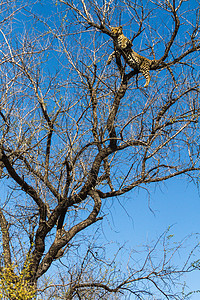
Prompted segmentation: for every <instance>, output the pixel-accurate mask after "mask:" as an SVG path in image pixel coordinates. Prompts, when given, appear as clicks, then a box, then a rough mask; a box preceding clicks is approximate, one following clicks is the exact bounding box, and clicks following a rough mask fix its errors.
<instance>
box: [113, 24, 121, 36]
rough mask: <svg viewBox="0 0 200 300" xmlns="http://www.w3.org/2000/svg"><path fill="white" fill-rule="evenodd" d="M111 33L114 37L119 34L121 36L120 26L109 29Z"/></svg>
mask: <svg viewBox="0 0 200 300" xmlns="http://www.w3.org/2000/svg"><path fill="white" fill-rule="evenodd" d="M111 32H112V34H113V35H114V36H119V35H121V34H123V32H122V26H119V27H111Z"/></svg>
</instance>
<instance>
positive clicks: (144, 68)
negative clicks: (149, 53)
mask: <svg viewBox="0 0 200 300" xmlns="http://www.w3.org/2000/svg"><path fill="white" fill-rule="evenodd" d="M140 71H141V72H142V75H143V76H144V78H145V79H146V83H145V85H144V87H147V86H148V85H149V82H150V80H151V76H150V73H149V68H147V66H141V68H140Z"/></svg>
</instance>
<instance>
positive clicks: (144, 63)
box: [107, 26, 155, 88]
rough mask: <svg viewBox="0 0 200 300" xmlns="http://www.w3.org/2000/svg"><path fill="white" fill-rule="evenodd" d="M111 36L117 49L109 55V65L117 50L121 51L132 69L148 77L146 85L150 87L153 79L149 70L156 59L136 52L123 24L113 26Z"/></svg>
mask: <svg viewBox="0 0 200 300" xmlns="http://www.w3.org/2000/svg"><path fill="white" fill-rule="evenodd" d="M111 36H112V38H113V43H114V49H115V51H114V52H112V53H111V54H110V56H109V57H108V61H107V65H109V64H110V63H111V61H112V59H113V58H114V57H115V56H116V52H117V53H119V54H120V55H122V57H123V58H124V61H125V63H127V64H128V65H129V66H130V67H131V68H132V69H134V70H137V71H138V72H140V73H142V75H143V76H144V78H145V79H146V83H145V85H144V87H145V88H146V87H148V85H149V83H150V80H151V77H150V73H149V71H150V68H151V65H152V64H153V63H154V62H155V61H154V60H150V59H148V58H146V57H144V56H142V55H140V54H138V53H136V52H135V51H134V50H133V49H132V48H131V47H132V46H133V44H132V41H131V40H129V39H128V38H127V37H126V36H125V35H124V34H123V30H122V26H119V27H111Z"/></svg>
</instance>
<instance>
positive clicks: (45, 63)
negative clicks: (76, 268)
mask: <svg viewBox="0 0 200 300" xmlns="http://www.w3.org/2000/svg"><path fill="white" fill-rule="evenodd" d="M38 5H39V4H37V3H35V5H33V3H32V4H31V5H30V6H29V4H25V5H24V6H21V7H15V8H14V7H12V5H11V6H9V2H8V3H4V2H2V3H1V7H2V22H1V29H0V34H1V104H0V117H1V118H0V120H1V123H0V126H1V144H0V145H1V146H0V169H1V181H2V185H4V186H6V193H7V195H8V197H7V198H6V197H5V198H6V199H4V197H2V199H1V202H2V205H1V211H0V225H1V231H2V242H3V249H2V253H3V256H2V257H3V258H2V264H3V266H4V267H6V266H8V265H10V264H11V263H12V261H13V260H16V261H17V262H18V263H19V265H20V266H21V269H20V270H23V265H24V262H25V261H27V260H30V266H31V267H30V270H29V272H28V273H27V276H26V280H27V281H28V282H29V283H30V284H31V285H33V286H36V284H37V282H38V280H39V279H40V278H41V277H42V275H44V274H45V273H46V272H47V271H48V270H49V268H50V267H51V266H52V263H53V262H54V261H56V260H57V259H59V258H60V257H62V256H63V255H65V253H66V252H67V251H68V248H69V246H70V245H71V244H73V242H74V240H75V239H76V237H77V236H79V235H80V233H81V232H82V231H83V230H84V229H86V228H88V227H90V226H94V225H93V224H94V223H96V222H97V221H99V222H100V221H101V220H102V218H103V211H102V202H104V201H106V199H108V198H113V197H116V196H121V195H125V194H126V193H128V192H129V191H133V189H134V188H136V187H139V186H144V185H147V184H149V183H155V182H160V181H165V180H167V179H169V178H173V177H175V176H181V175H182V176H183V175H184V176H189V177H190V178H195V177H198V176H199V169H200V168H199V151H200V149H199V142H198V140H199V132H198V127H197V126H198V120H199V114H200V109H199V103H198V100H199V77H198V76H199V75H198V67H199V64H198V56H199V52H198V51H199V49H200V41H199V37H198V34H199V10H198V7H199V6H198V1H196V3H195V4H194V5H193V4H191V3H190V2H189V1H183V0H179V1H175V0H173V1H172V0H171V1H170V0H166V1H164V0H163V1H149V2H148V3H146V4H145V5H143V4H142V2H141V1H119V2H116V1H109V2H106V1H102V2H98V3H97V2H95V1H84V0H80V1H79V0H77V1H75V2H74V1H63V0H60V1H59V2H57V3H56V4H54V3H50V4H48V5H49V10H48V15H47V16H46V17H44V16H41V15H39V13H38V11H39V10H38ZM51 11H53V13H51ZM188 12H189V13H188ZM162 16H164V17H165V20H167V21H166V22H167V23H166V24H165V23H161V22H160V21H159V18H161V17H162ZM155 18H156V19H157V20H158V22H155ZM126 22H127V23H126ZM121 24H122V25H123V29H124V33H125V35H126V36H128V38H129V39H130V40H131V41H132V43H133V49H134V50H135V51H136V52H138V53H139V52H140V54H142V55H143V56H144V57H148V58H149V59H151V60H152V61H153V63H152V65H151V75H152V78H151V82H150V86H149V87H148V88H146V89H144V88H142V86H143V81H144V78H143V77H142V76H140V73H139V69H137V68H135V69H131V68H130V67H129V66H128V65H127V64H126V62H125V61H124V60H123V58H122V56H121V55H117V53H116V61H113V62H112V64H111V65H109V66H107V59H108V56H109V54H110V53H112V52H113V39H114V38H115V37H114V36H113V33H112V31H111V26H119V25H121ZM139 45H140V46H139ZM119 54H120V53H119ZM6 220H7V221H9V224H8V223H7V221H6ZM22 237H23V242H25V243H26V246H23V244H22V242H21V241H20V239H22ZM177 249H178V248H177ZM165 251H166V250H165ZM165 251H164V252H163V253H166V252H165ZM88 254H89V252H88ZM90 254H91V252H90ZM87 257H88V256H87ZM164 257H165V255H164ZM69 260H70V257H69ZM83 261H84V260H83ZM147 261H148V262H149V261H151V258H150V256H149V254H148V259H147ZM169 264H170V261H169V260H165V259H164V260H163V264H162V267H161V268H160V269H159V271H157V269H156V270H155V268H154V267H153V268H151V267H150V265H149V269H148V271H147V270H146V263H145V264H144V267H143V268H142V269H140V270H137V271H136V270H134V271H133V270H130V274H129V276H128V277H127V278H125V279H124V278H121V279H120V280H121V281H120V282H118V283H116V285H115V286H113V285H112V286H111V285H110V283H109V279H108V280H107V281H106V282H105V281H102V282H101V280H98V281H95V280H96V279H94V278H92V277H91V278H90V277H87V278H86V277H84V276H83V277H82V275H81V276H80V274H82V273H77V272H75V273H73V272H72V275H71V278H72V280H71V284H68V285H67V286H68V287H71V288H69V289H68V291H67V292H66V295H68V296H66V297H68V298H66V299H88V297H89V298H91V299H92V297H94V299H97V298H95V296H91V294H90V293H92V292H93V290H94V287H95V288H97V289H98V290H101V293H103V294H101V297H103V295H104V293H105V295H106V296H105V297H107V298H108V296H109V295H110V297H115V296H112V295H116V293H117V292H121V291H122V290H123V289H124V288H125V286H126V288H125V289H126V292H129V293H130V294H131V293H132V294H133V295H135V298H136V299H144V298H143V295H144V294H145V293H147V294H148V295H150V297H152V292H150V291H148V292H147V289H146V291H145V290H144V289H140V288H137V282H139V281H140V282H141V281H142V280H143V281H145V282H146V281H148V282H149V283H153V285H154V287H155V288H156V289H157V292H158V293H160V294H161V295H162V297H165V298H166V299H179V298H178V296H177V294H173V293H171V290H170V288H169V286H168V285H163V284H161V282H164V281H165V280H167V279H169V277H170V276H169V275H170V274H171V275H172V274H173V273H175V270H172V269H170V268H169ZM25 265H26V264H25ZM193 267H194V266H193ZM186 269H187V271H191V268H189V267H187V268H185V266H184V267H183V268H182V269H181V272H182V273H183V272H185V271H186ZM69 271H70V270H69ZM18 274H20V271H19V273H18ZM73 274H76V276H79V277H80V280H79V281H77V278H76V276H75V275H73ZM77 274H79V275H77ZM135 274H136V275H135ZM16 276H17V275H16ZM74 276H75V277H74ZM136 278H139V279H140V280H139V279H136ZM157 280H158V282H157ZM69 282H70V281H69ZM74 282H75V283H74ZM133 282H134V284H133V285H132V284H131V283H133ZM129 285H130V288H129V287H128V286H129ZM95 290H96V289H95ZM83 293H85V295H83ZM116 297H117V296H116ZM107 298H106V299H107ZM99 299H100V296H99ZM101 299H102V298H101ZM110 299H112V298H110ZM113 299H114V298H113ZM145 299H146V298H145ZM151 299H152V298H151Z"/></svg>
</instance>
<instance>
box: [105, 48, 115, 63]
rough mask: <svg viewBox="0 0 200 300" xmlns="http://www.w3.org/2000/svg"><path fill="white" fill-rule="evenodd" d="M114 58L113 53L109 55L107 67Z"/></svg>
mask: <svg viewBox="0 0 200 300" xmlns="http://www.w3.org/2000/svg"><path fill="white" fill-rule="evenodd" d="M114 57H115V51H114V52H112V53H111V54H110V55H109V57H108V60H107V63H106V65H109V64H110V63H111V61H112V60H113V58H114Z"/></svg>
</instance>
